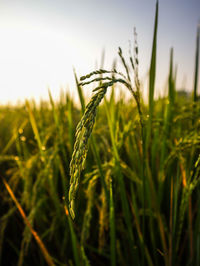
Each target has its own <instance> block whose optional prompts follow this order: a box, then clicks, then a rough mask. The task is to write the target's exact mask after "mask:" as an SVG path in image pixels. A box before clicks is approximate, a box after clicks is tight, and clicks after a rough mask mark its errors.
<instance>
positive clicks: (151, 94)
mask: <svg viewBox="0 0 200 266" xmlns="http://www.w3.org/2000/svg"><path fill="white" fill-rule="evenodd" d="M157 29H158V1H157V2H156V13H155V21H154V34H153V45H152V52H151V63H150V71H149V123H148V132H147V141H146V145H147V146H148V145H149V138H150V136H151V131H152V129H151V127H152V119H153V109H154V91H155V79H156V54H157V52H156V51H157Z"/></svg>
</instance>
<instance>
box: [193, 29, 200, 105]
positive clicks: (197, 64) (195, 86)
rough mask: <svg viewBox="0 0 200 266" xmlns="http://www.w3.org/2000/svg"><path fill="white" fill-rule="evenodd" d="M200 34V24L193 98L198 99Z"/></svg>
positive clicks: (197, 38)
mask: <svg viewBox="0 0 200 266" xmlns="http://www.w3.org/2000/svg"><path fill="white" fill-rule="evenodd" d="M199 35H200V26H198V28H197V37H196V55H195V71H194V91H193V100H194V102H196V101H197V97H198V95H197V86H198V75H199Z"/></svg>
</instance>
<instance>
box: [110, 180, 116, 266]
mask: <svg viewBox="0 0 200 266" xmlns="http://www.w3.org/2000/svg"><path fill="white" fill-rule="evenodd" d="M109 222H110V254H111V256H110V265H111V266H116V232H115V230H116V229H115V207H114V200H113V187H112V179H111V180H110V212H109Z"/></svg>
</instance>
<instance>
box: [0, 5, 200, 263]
mask: <svg viewBox="0 0 200 266" xmlns="http://www.w3.org/2000/svg"><path fill="white" fill-rule="evenodd" d="M157 24H158V4H157V6H156V16H155V26H154V36H153V46H152V55H151V62H150V71H149V102H148V104H145V103H144V102H143V99H142V92H141V86H140V81H139V77H138V67H139V62H138V47H137V40H136V38H135V45H134V52H133V56H131V55H130V60H129V61H130V65H129V64H128V63H127V62H126V60H125V58H124V57H123V53H122V50H121V49H119V58H120V60H121V62H122V66H123V67H124V74H122V73H119V72H118V71H117V70H116V69H115V68H113V69H112V70H111V71H107V70H104V69H100V70H97V71H94V72H92V73H90V74H89V75H87V76H85V77H82V78H81V79H80V81H79V80H78V79H77V77H76V75H75V78H76V82H77V90H78V95H79V99H80V106H76V105H75V103H74V101H73V99H71V98H70V96H69V95H68V94H64V93H62V94H61V97H60V101H58V102H55V101H54V100H53V98H52V96H51V93H50V92H49V102H41V103H40V105H39V106H38V105H36V104H35V102H34V101H31V102H28V101H26V103H25V104H24V105H22V106H15V107H13V106H7V107H1V109H0V122H1V127H0V136H1V138H0V149H1V155H0V169H1V172H0V188H1V190H0V201H1V209H0V215H1V218H0V265H13V266H14V265H47V264H48V265H76V266H78V265H112V266H114V265H124V266H126V265H199V264H200V228H199V225H200V187H199V178H200V157H199V152H200V133H199V132H200V131H199V130H200V119H199V114H200V105H199V102H198V96H197V84H198V57H199V32H198V34H197V45H196V47H197V48H196V61H195V75H194V76H195V79H194V88H193V93H192V95H191V96H188V95H186V96H185V95H181V94H180V93H178V92H177V91H176V71H175V70H174V66H173V50H171V54H170V66H169V75H168V95H167V96H166V97H163V98H159V99H157V100H155V99H154V87H155V77H156V43H157ZM90 83H91V84H93V85H94V86H95V87H94V88H95V89H94V94H93V97H92V99H91V100H90V101H89V104H88V105H85V98H84V91H83V86H87V84H90ZM85 89H86V88H85ZM116 90H123V93H126V92H127V93H129V94H130V99H129V100H128V101H127V100H125V99H124V97H123V93H122V94H121V97H120V98H117V97H116ZM107 91H110V94H108V95H107V94H106V92H107ZM101 100H102V104H101V105H100V102H101ZM99 105H100V106H99ZM81 117H82V119H81ZM79 121H81V122H80V123H79V124H78V122H79ZM77 124H78V126H77ZM75 133H76V134H75ZM91 133H92V134H91ZM88 142H89V145H88ZM70 161H71V163H70ZM70 179H71V181H70ZM78 185H79V186H78ZM75 196H76V197H75Z"/></svg>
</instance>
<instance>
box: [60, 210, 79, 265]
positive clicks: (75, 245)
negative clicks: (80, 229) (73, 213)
mask: <svg viewBox="0 0 200 266" xmlns="http://www.w3.org/2000/svg"><path fill="white" fill-rule="evenodd" d="M64 208H65V214H66V216H67V220H68V224H69V229H70V235H71V240H72V250H73V256H74V261H75V265H76V266H80V265H81V264H80V259H79V254H78V243H77V238H76V234H75V232H74V228H73V224H72V220H71V218H70V216H69V212H68V209H67V207H66V206H65V207H64Z"/></svg>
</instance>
